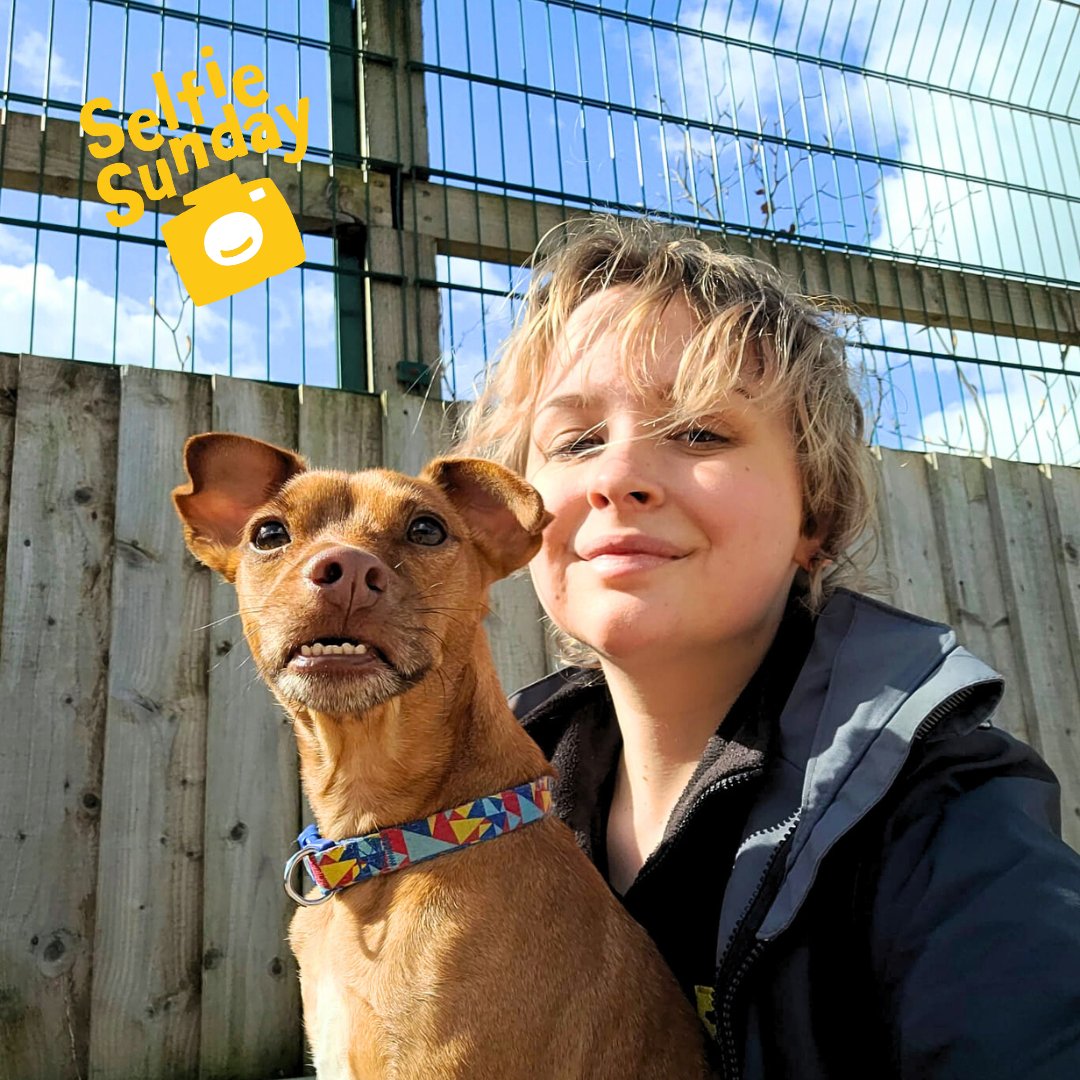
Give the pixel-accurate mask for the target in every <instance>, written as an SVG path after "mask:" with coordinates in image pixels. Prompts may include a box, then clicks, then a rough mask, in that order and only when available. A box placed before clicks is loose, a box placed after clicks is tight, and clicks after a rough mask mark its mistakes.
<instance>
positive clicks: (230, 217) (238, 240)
mask: <svg viewBox="0 0 1080 1080" xmlns="http://www.w3.org/2000/svg"><path fill="white" fill-rule="evenodd" d="M262 242H263V230H262V226H261V225H260V224H259V219H258V218H255V217H252V215H251V214H247V213H245V212H244V211H243V210H234V211H233V212H232V213H229V214H224V215H223V216H222V217H219V218H218V219H217V221H215V222H213V223H212V224H211V225H210V227H209V228H208V229H207V230H206V235H205V236H204V237H203V251H205V252H206V254H207V255H208V256H209V257H210V258H211V259H213V261H214V262H216V263H217V264H218V266H236V265H238V264H239V263H246V262H247V261H248V259H253V258H254V257H255V256H256V255H257V254H258V253H259V249H260V248H261V247H262Z"/></svg>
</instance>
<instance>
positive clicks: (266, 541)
mask: <svg viewBox="0 0 1080 1080" xmlns="http://www.w3.org/2000/svg"><path fill="white" fill-rule="evenodd" d="M291 539H292V537H291V536H289V530H288V529H286V528H285V526H284V524H283V523H282V522H280V521H264V522H263V523H262V524H261V525H260V526H259V527H258V528H257V529H256V530H255V535H254V536H253V537H252V538H251V545H252V547H254V548H255V549H256V550H257V551H272V550H273V549H274V548H279V547H284V546H285V545H286V544H287V543H289V541H290V540H291Z"/></svg>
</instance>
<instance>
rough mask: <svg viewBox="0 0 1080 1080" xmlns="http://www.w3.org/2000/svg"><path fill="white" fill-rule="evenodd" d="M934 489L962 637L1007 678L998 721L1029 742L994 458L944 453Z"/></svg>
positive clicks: (949, 590)
mask: <svg viewBox="0 0 1080 1080" xmlns="http://www.w3.org/2000/svg"><path fill="white" fill-rule="evenodd" d="M936 464H937V467H936V468H935V469H932V470H930V473H929V481H930V494H931V500H932V502H933V506H934V519H935V528H936V532H937V536H938V548H939V551H940V553H941V562H942V573H943V575H944V581H945V593H946V598H947V602H948V608H949V611H950V613H951V618H950V621H951V624H952V626H953V627H954V628H955V630H956V635H957V639H958V640H959V642H960V644H961V645H964V646H965V647H966V648H968V649H969V650H970V651H971V652H973V653H974V654H975V655H976V656H978V657H979V658H980V659H982V660H985V661H986V662H987V663H988V664H989V665H990V666H991V667H993V668H994V669H995V670H997V671H999V672H1001V674H1002V675H1003V676H1004V677H1005V696H1004V698H1003V699H1002V703H1001V706H1000V707H999V709H998V713H997V715H996V716H995V718H994V723H995V724H997V726H998V727H1002V728H1004V729H1005V730H1007V731H1009V732H1010V733H1012V734H1013V735H1015V736H1016V737H1017V738H1018V739H1023V740H1025V741H1027V739H1028V727H1029V723H1028V721H1029V717H1028V711H1027V703H1026V702H1025V699H1024V696H1023V695H1022V694H1021V693H1020V690H1019V685H1018V670H1017V659H1016V650H1015V649H1014V647H1013V641H1012V634H1013V632H1014V625H1013V624H1014V617H1013V616H1012V615H1011V614H1010V612H1009V609H1008V605H1007V603H1006V599H1005V593H1004V590H1003V588H1002V583H1001V569H1000V565H1001V564H1000V558H1001V556H1000V553H999V552H998V549H997V539H998V538H997V534H996V531H995V529H994V524H993V520H992V516H991V513H990V502H989V497H988V495H987V486H986V485H987V478H988V474H989V468H988V462H985V461H984V460H982V459H981V458H961V457H951V456H948V455H945V454H939V455H937V457H936Z"/></svg>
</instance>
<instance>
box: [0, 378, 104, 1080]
mask: <svg viewBox="0 0 1080 1080" xmlns="http://www.w3.org/2000/svg"><path fill="white" fill-rule="evenodd" d="M118 383H119V373H118V372H117V371H116V370H115V369H110V368H106V367H97V366H90V365H86V364H72V363H66V362H64V361H56V360H43V359H39V358H36V357H24V358H23V360H22V363H21V365H20V369H19V395H18V410H17V412H16V414H15V448H14V454H13V455H12V464H11V503H10V511H9V518H8V544H7V571H6V575H5V577H6V588H5V595H4V610H3V622H2V640H3V650H2V655H0V703H2V704H0V709H2V712H3V722H2V723H0V791H3V793H4V798H3V799H2V800H0V865H2V866H3V867H4V876H5V879H6V880H7V881H8V887H7V889H6V895H5V899H4V903H3V904H2V905H0V940H3V942H4V953H5V956H4V961H3V963H2V964H0V1000H2V1001H3V1002H4V1008H3V1010H0V1033H2V1034H0V1047H2V1048H3V1058H4V1068H5V1071H6V1073H7V1075H8V1076H10V1077H12V1078H18V1080H69V1078H70V1080H77V1078H81V1077H84V1076H86V1074H87V1058H88V1042H89V1036H90V973H91V959H92V957H91V950H92V945H93V940H94V918H95V907H96V902H97V896H96V883H97V869H98V839H99V819H100V810H101V766H102V746H103V741H104V735H105V712H106V702H107V679H108V668H109V604H110V585H111V580H112V557H113V551H112V546H113V508H114V505H115V483H116V455H117V446H116V422H117V412H118V408H119V386H118Z"/></svg>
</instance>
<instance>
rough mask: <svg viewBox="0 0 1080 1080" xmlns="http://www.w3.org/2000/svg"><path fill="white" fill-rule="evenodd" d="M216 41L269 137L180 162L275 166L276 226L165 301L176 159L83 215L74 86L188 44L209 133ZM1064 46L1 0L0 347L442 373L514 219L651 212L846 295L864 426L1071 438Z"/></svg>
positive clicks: (413, 383)
mask: <svg viewBox="0 0 1080 1080" xmlns="http://www.w3.org/2000/svg"><path fill="white" fill-rule="evenodd" d="M208 49H209V50H211V53H210V54H209V55H208V54H207V53H206V50H208ZM210 56H212V58H213V61H214V62H215V63H217V64H218V65H219V67H220V70H221V72H222V74H223V78H224V79H225V81H226V83H227V84H228V93H226V94H225V95H224V96H223V97H222V98H221V99H219V98H217V97H216V96H215V95H214V94H213V93H212V92H210V91H209V90H208V89H207V87H208V86H209V67H208V65H209V62H210ZM247 64H255V65H256V66H258V67H259V69H260V71H262V72H263V73H264V74H265V81H266V89H267V91H268V96H269V102H270V105H271V106H277V105H278V104H282V105H285V106H288V107H289V108H294V107H298V106H295V103H298V102H299V101H300V100H301V99H307V100H308V102H309V112H308V130H307V133H306V139H307V146H306V149H305V153H304V155H303V160H302V164H301V165H300V166H299V168H298V169H297V171H296V174H295V175H292V173H291V170H293V169H294V168H296V167H295V166H293V165H286V164H285V157H286V155H288V154H290V153H291V152H295V151H296V149H297V148H296V147H295V145H294V144H293V143H290V142H289V140H288V137H286V139H285V140H284V143H283V145H282V146H281V147H280V148H272V149H270V150H269V151H267V152H266V153H265V154H258V153H255V152H254V151H253V152H252V153H251V154H249V155H248V156H247V157H246V158H245V159H243V160H234V161H230V162H227V163H226V164H225V165H222V164H221V163H212V164H215V165H216V167H218V168H219V169H220V170H221V171H227V170H233V169H235V171H236V172H238V173H242V174H244V175H245V176H247V175H250V174H251V171H252V169H253V168H254V167H257V168H258V169H261V170H262V172H263V173H267V172H268V173H270V174H271V175H273V176H276V177H277V179H278V180H279V182H280V183H283V184H284V183H286V177H288V178H289V179H288V185H291V186H289V187H288V190H287V192H286V197H287V198H288V200H289V202H290V209H292V211H293V213H294V214H295V215H296V216H297V219H298V221H299V223H300V227H301V229H302V230H303V233H304V239H305V251H306V260H305V262H304V264H303V266H302V267H298V268H297V269H295V270H290V271H287V272H285V273H282V274H279V275H276V276H273V277H271V278H269V279H268V280H267V281H265V282H263V283H262V284H261V285H258V286H256V287H253V288H251V289H247V290H245V291H243V292H240V293H238V294H237V295H235V296H233V297H231V298H229V299H226V300H221V301H218V302H216V303H212V304H208V305H207V306H206V307H205V308H199V309H194V308H193V306H192V305H191V303H190V302H185V293H184V291H183V289H182V287H180V286H179V283H178V280H177V277H176V275H175V273H174V272H173V269H172V267H171V266H170V265H169V263H168V260H167V257H166V252H165V249H164V246H163V243H162V238H161V226H162V224H163V223H164V222H166V221H167V220H169V218H170V217H171V215H173V214H175V213H177V212H178V211H180V210H181V209H182V205H181V204H180V197H181V195H182V194H183V192H184V191H186V190H189V188H190V186H191V183H190V182H191V181H193V177H192V176H190V175H188V176H178V177H175V179H176V180H177V194H176V196H175V197H165V198H163V199H161V200H160V201H147V203H146V206H147V212H146V213H145V214H144V215H143V217H142V218H141V219H140V220H139V221H138V222H136V223H135V224H131V225H128V226H125V227H123V228H119V229H118V228H116V227H114V226H113V225H112V224H110V223H109V221H108V219H107V217H106V214H107V213H108V211H109V209H110V208H109V207H107V206H106V205H104V204H103V203H102V201H101V198H102V196H101V191H100V189H99V187H98V184H97V179H98V174H99V172H100V169H101V167H102V162H101V161H99V160H98V159H97V158H95V157H93V156H92V155H90V154H88V153H87V145H88V143H89V142H90V141H91V140H90V139H88V138H87V137H81V136H80V134H79V129H78V121H79V110H80V107H81V105H82V103H83V102H85V101H87V100H88V99H90V98H93V97H104V98H107V99H108V100H109V102H110V107H109V108H105V109H102V110H101V111H100V112H99V113H98V114H97V116H98V118H99V120H100V121H102V122H104V121H108V120H111V121H113V122H123V121H125V119H126V118H127V117H128V116H130V114H131V113H132V112H133V111H136V112H137V111H138V110H141V109H153V108H156V107H157V97H156V96H155V93H154V87H155V84H154V82H153V77H154V75H155V73H156V72H161V73H162V74H163V77H164V78H165V79H166V80H167V81H168V82H169V83H170V85H172V86H173V87H175V86H177V85H179V82H180V79H181V76H182V75H183V73H184V72H185V71H194V72H196V73H197V74H196V77H197V79H198V80H199V85H200V86H202V87H203V88H204V93H203V94H202V96H201V97H199V98H198V99H197V102H198V105H199V107H200V109H201V115H195V114H194V113H193V112H191V111H190V110H189V109H188V108H187V107H186V106H183V107H179V109H178V112H177V117H176V119H177V124H176V126H175V128H169V127H167V126H162V127H161V128H160V130H161V133H162V134H163V135H165V136H167V137H169V138H172V137H174V136H180V135H183V134H185V133H187V132H190V131H195V132H197V133H198V134H199V135H200V136H201V137H202V138H203V139H204V140H208V139H209V138H210V136H211V135H212V132H213V129H214V126H215V125H216V124H217V123H218V121H219V120H220V118H221V116H222V115H223V114H222V109H223V108H224V106H225V105H227V104H233V103H234V102H235V100H236V95H235V92H234V89H233V86H232V82H231V80H232V79H233V77H234V76H235V74H236V73H237V71H239V70H240V69H242V68H243V67H244V66H245V65H247ZM1078 72H1080V8H1077V7H1076V5H1075V4H1071V3H1064V2H1062V0H963V2H958V3H951V4H948V5H944V6H941V5H934V4H931V3H930V2H929V0H904V2H900V0H880V2H878V3H874V4H856V3H855V2H854V0H833V2H831V3H829V4H807V3H786V2H783V0H781V2H779V3H777V2H775V0H770V2H765V0H744V2H739V3H734V4H728V3H723V4H722V3H719V2H716V0H699V2H696V3H682V2H677V3H676V2H670V3H663V4H661V3H644V2H637V0H635V2H630V0H622V2H619V3H616V2H614V0H613V2H610V3H595V2H586V0H409V2H407V3H406V2H401V3H393V4H391V3H389V2H388V0H364V2H363V3H362V4H358V3H357V2H356V0H325V2H324V0H318V2H315V3H308V2H300V0H297V2H295V3H294V2H293V0H287V2H285V3H269V2H268V0H177V2H175V3H165V2H150V0H46V2H37V0H35V2H33V3H32V2H31V0H0V80H2V88H3V90H2V96H3V99H4V119H5V123H4V125H3V129H2V132H0V173H2V181H3V189H2V191H0V281H2V282H3V283H4V285H5V288H4V290H3V297H4V299H3V301H0V303H2V304H3V305H4V306H3V308H2V309H0V314H2V316H3V318H2V319H0V347H2V348H5V349H7V350H9V351H13V352H22V351H30V350H33V351H35V352H38V353H46V354H51V355H54V356H71V357H76V358H80V359H92V360H107V361H111V362H132V363H146V364H151V365H154V366H167V367H183V368H185V369H187V370H195V371H225V372H230V373H233V374H239V375H248V376H257V377H261V378H269V379H274V380H280V381H304V382H314V383H321V384H324V385H334V386H336V385H341V386H346V387H350V388H359V389H375V390H382V389H385V388H387V387H388V386H389V387H391V388H393V389H394V391H395V392H400V391H411V392H413V393H420V394H425V395H429V396H430V395H438V396H443V397H469V396H471V393H472V387H473V385H474V382H475V378H476V376H477V374H478V372H479V371H480V370H481V369H482V366H483V364H484V362H485V361H487V360H489V359H491V358H492V356H493V355H494V352H495V349H496V347H497V344H498V342H499V341H500V340H501V338H502V337H503V335H504V333H505V330H506V328H507V326H508V325H509V319H510V318H511V317H512V313H513V309H514V307H515V304H516V300H514V299H512V298H511V299H507V296H508V293H509V292H513V291H520V289H521V288H523V287H524V284H525V283H526V282H527V280H528V272H527V270H522V269H521V268H522V267H523V266H524V265H525V264H527V262H528V259H529V256H530V253H531V252H532V250H533V248H534V247H535V244H536V242H537V241H538V240H539V238H540V237H541V236H542V235H544V233H545V232H547V231H548V230H549V229H550V228H552V227H553V226H556V225H558V224H560V223H561V222H563V221H565V219H566V218H567V217H572V216H580V215H587V214H590V213H594V212H598V211H603V212H611V213H616V214H621V215H631V216H632V215H640V214H649V215H652V216H657V217H661V218H664V219H667V220H670V221H672V222H675V223H678V224H681V225H684V226H686V227H688V228H691V229H693V230H695V231H696V232H698V233H699V234H700V235H702V236H704V237H705V238H707V239H709V240H711V241H715V242H716V243H718V244H723V245H727V246H729V247H731V248H732V250H736V251H740V252H750V253H754V254H757V255H759V256H761V257H764V258H766V259H768V260H770V261H774V262H777V263H779V264H780V265H781V266H782V267H783V268H784V269H785V270H786V271H788V272H789V273H792V274H795V275H796V276H799V277H801V278H802V282H803V286H804V287H805V288H807V289H808V290H809V291H812V292H820V293H829V294H835V295H837V296H839V297H840V298H841V299H842V300H843V301H844V302H845V303H846V304H848V305H851V306H853V307H854V308H857V309H858V310H859V311H860V312H861V313H862V314H863V315H864V316H865V318H863V319H862V320H861V321H858V322H856V321H855V320H854V319H853V320H852V321H851V323H850V328H849V333H850V340H851V345H852V354H853V358H854V360H855V362H856V366H857V368H858V369H859V371H860V373H861V379H862V390H863V393H864V397H865V400H866V403H867V406H868V409H869V412H870V415H871V416H872V418H873V419H874V423H875V429H874V438H875V440H876V441H877V442H879V443H880V444H882V445H885V446H891V447H899V448H909V449H944V450H955V451H959V452H963V453H975V454H987V453H989V454H991V455H999V456H1003V457H1019V458H1021V459H1025V460H1040V461H1048V462H1076V461H1078V460H1080V421H1078V419H1077V410H1076V408H1075V403H1076V397H1077V392H1078V383H1077V378H1078V375H1080V357H1078V348H1080V344H1078V343H1080V288H1078V282H1080V243H1078V240H1080V136H1078V122H1080V119H1078V118H1080V111H1078V110H1080V100H1078V99H1080V81H1078V75H1077V73H1078ZM268 107H269V106H268ZM153 130H158V129H157V128H153ZM286 136H287V133H286ZM130 150H131V144H130V142H129V145H128V147H127V149H126V150H125V151H124V154H125V155H126V154H128V152H129V151H130ZM143 156H144V157H145V156H146V155H143ZM124 160H126V158H124ZM815 268H816V269H815ZM440 354H441V366H440V365H439V363H438V361H439V359H440ZM436 373H438V377H436Z"/></svg>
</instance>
